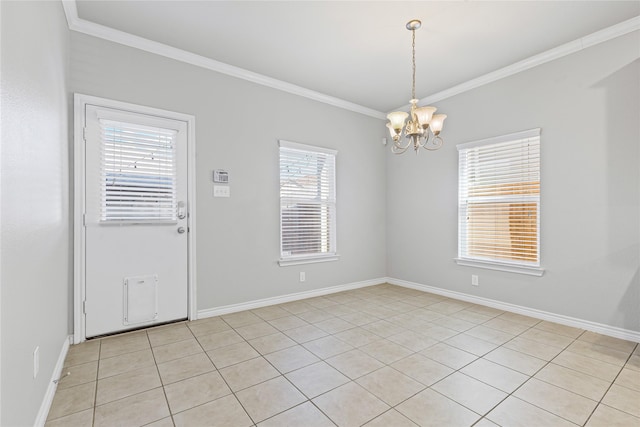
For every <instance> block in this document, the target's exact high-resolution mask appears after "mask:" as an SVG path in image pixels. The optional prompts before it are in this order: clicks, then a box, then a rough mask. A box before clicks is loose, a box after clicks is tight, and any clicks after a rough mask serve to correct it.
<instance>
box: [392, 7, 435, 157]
mask: <svg viewBox="0 0 640 427" xmlns="http://www.w3.org/2000/svg"><path fill="white" fill-rule="evenodd" d="M421 25H422V22H420V21H418V20H417V19H413V20H411V21H409V22H407V30H409V31H411V38H412V45H411V47H412V52H413V56H412V61H413V84H412V86H411V98H412V99H411V101H409V102H410V103H411V112H410V113H406V112H404V111H394V112H393V113H389V114H388V115H387V119H389V123H387V127H388V128H389V133H390V134H391V138H393V145H392V146H391V151H392V152H393V153H394V154H402V153H404V152H405V151H407V149H408V148H409V147H411V146H413V149H414V150H415V152H416V154H418V151H419V149H420V148H424V149H426V150H437V149H438V148H440V147H442V143H443V141H442V138H441V137H440V131H442V125H443V124H444V119H446V118H447V116H446V114H433V113H435V112H436V110H437V108H436V107H418V100H417V99H416V30H417V29H418V28H420V26H421ZM407 117H408V118H409V121H408V122H407V124H406V126H405V123H404V122H405V120H406V119H407ZM403 133H404V135H405V136H406V138H407V139H408V140H409V141H407V143H406V145H402V143H401V142H400V138H401V137H402V134H403Z"/></svg>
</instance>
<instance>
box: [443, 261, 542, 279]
mask: <svg viewBox="0 0 640 427" xmlns="http://www.w3.org/2000/svg"><path fill="white" fill-rule="evenodd" d="M453 260H454V261H455V262H456V264H458V265H463V266H465V267H476V268H486V269H487V270H497V271H506V272H507V273H519V274H528V275H529V276H537V277H540V276H542V275H543V274H544V268H542V267H527V266H525V265H518V264H508V263H502V262H497V261H481V260H478V259H465V258H454V259H453Z"/></svg>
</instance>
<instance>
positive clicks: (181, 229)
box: [178, 227, 187, 234]
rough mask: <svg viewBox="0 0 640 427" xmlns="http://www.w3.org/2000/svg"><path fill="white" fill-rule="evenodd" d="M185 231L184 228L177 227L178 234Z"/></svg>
mask: <svg viewBox="0 0 640 427" xmlns="http://www.w3.org/2000/svg"><path fill="white" fill-rule="evenodd" d="M185 231H187V230H185V228H184V227H178V233H180V234H182V233H184V232H185Z"/></svg>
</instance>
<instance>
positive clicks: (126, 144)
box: [99, 119, 177, 222]
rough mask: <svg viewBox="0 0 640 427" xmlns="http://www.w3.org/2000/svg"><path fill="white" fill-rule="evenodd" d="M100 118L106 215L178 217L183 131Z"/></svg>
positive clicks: (107, 218)
mask: <svg viewBox="0 0 640 427" xmlns="http://www.w3.org/2000/svg"><path fill="white" fill-rule="evenodd" d="M99 122H100V147H101V150H100V164H101V170H100V174H99V177H100V178H99V179H100V186H99V188H100V191H101V202H100V218H101V221H103V222H108V221H135V222H156V221H175V220H176V219H177V218H176V198H177V195H176V191H177V187H176V183H177V182H176V181H177V170H176V147H175V144H176V135H177V132H176V131H174V130H171V129H162V128H155V127H149V126H144V125H137V124H132V123H125V122H117V121H112V120H102V119H101V120H100V121H99Z"/></svg>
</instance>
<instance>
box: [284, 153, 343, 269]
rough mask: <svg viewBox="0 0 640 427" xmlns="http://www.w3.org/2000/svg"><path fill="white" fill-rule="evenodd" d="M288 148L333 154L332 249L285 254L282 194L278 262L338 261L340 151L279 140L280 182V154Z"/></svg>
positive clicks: (298, 263) (293, 263)
mask: <svg viewBox="0 0 640 427" xmlns="http://www.w3.org/2000/svg"><path fill="white" fill-rule="evenodd" d="M283 148H284V149H287V150H296V151H302V152H308V153H322V154H325V155H328V156H332V157H333V160H334V168H333V195H332V196H333V197H331V199H330V200H329V201H327V202H326V203H327V204H328V205H330V206H331V207H332V208H333V215H332V216H331V217H330V218H329V221H330V224H329V242H328V243H329V248H330V250H329V251H328V252H325V253H312V254H293V255H285V254H284V251H283V239H282V235H283V224H282V215H283V211H282V206H283V203H284V202H285V201H286V199H283V197H282V195H280V196H279V198H280V219H279V221H280V259H279V260H278V264H279V265H280V266H289V265H300V264H309V263H318V262H328V261H336V260H338V259H339V257H340V256H339V255H338V252H337V232H336V215H337V214H336V211H337V207H336V187H337V183H336V175H337V173H336V167H335V160H336V158H337V154H338V152H337V151H336V150H332V149H330V148H324V147H317V146H313V145H307V144H300V143H297V142H291V141H285V140H278V171H279V172H278V176H279V179H278V182H280V179H281V177H280V155H281V153H282V149H283Z"/></svg>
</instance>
